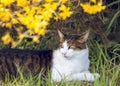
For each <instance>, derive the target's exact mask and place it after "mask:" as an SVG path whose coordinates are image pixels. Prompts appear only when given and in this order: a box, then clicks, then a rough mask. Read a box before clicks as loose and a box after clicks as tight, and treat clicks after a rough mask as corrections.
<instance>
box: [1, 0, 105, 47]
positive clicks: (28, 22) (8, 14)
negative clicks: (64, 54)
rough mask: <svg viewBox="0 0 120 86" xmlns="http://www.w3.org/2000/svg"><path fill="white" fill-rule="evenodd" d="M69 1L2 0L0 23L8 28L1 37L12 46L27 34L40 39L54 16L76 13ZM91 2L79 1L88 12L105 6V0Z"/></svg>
mask: <svg viewBox="0 0 120 86" xmlns="http://www.w3.org/2000/svg"><path fill="white" fill-rule="evenodd" d="M90 2H93V3H94V5H91V4H89V3H90ZM69 3H71V1H69V0H9V1H8V0H0V13H1V14H0V25H1V27H3V29H4V28H7V30H5V34H4V35H2V37H1V39H2V41H3V42H4V44H5V45H7V44H11V46H12V47H16V46H17V45H18V44H19V43H20V42H21V41H22V40H23V39H24V38H32V40H33V41H34V42H39V38H40V37H41V36H43V35H45V33H46V32H47V26H48V25H49V24H50V22H51V19H54V20H56V21H58V20H66V19H67V18H68V17H70V16H71V15H72V14H73V11H74V10H73V11H72V10H71V8H72V7H71V6H69V5H68V4H69ZM89 3H81V4H80V6H81V7H82V8H83V10H84V11H85V12H87V13H89V14H96V13H98V12H101V11H102V10H104V9H105V6H102V1H99V2H97V1H96V0H90V1H89ZM91 10H93V11H91ZM0 29H1V28H0ZM14 31H15V32H14ZM12 32H14V33H16V35H13V36H14V37H13V36H11V33H12Z"/></svg>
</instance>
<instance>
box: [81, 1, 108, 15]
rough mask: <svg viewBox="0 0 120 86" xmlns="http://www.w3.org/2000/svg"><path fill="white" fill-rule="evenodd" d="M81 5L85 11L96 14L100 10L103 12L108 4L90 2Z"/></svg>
mask: <svg viewBox="0 0 120 86" xmlns="http://www.w3.org/2000/svg"><path fill="white" fill-rule="evenodd" d="M80 6H81V7H82V8H83V10H84V12H86V13H88V14H96V13H98V12H101V11H103V10H105V8H106V6H102V5H100V4H95V5H90V4H89V3H85V4H82V3H81V4H80Z"/></svg>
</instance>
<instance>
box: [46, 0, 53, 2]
mask: <svg viewBox="0 0 120 86" xmlns="http://www.w3.org/2000/svg"><path fill="white" fill-rule="evenodd" d="M45 1H46V2H52V1H53V0H45Z"/></svg>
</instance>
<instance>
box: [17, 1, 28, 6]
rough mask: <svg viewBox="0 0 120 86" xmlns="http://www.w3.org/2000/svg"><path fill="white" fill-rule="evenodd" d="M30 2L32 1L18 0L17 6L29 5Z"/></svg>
mask: <svg viewBox="0 0 120 86" xmlns="http://www.w3.org/2000/svg"><path fill="white" fill-rule="evenodd" d="M29 3H30V1H29V0H17V6H20V7H25V6H28V5H29Z"/></svg>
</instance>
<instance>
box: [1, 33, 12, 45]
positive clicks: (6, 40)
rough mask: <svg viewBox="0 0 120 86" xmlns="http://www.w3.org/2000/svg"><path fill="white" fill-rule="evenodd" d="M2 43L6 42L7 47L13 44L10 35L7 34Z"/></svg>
mask: <svg viewBox="0 0 120 86" xmlns="http://www.w3.org/2000/svg"><path fill="white" fill-rule="evenodd" d="M2 41H3V42H4V44H5V45H7V44H9V43H11V41H12V38H11V37H10V34H9V33H7V34H5V35H4V36H3V37H2Z"/></svg>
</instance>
